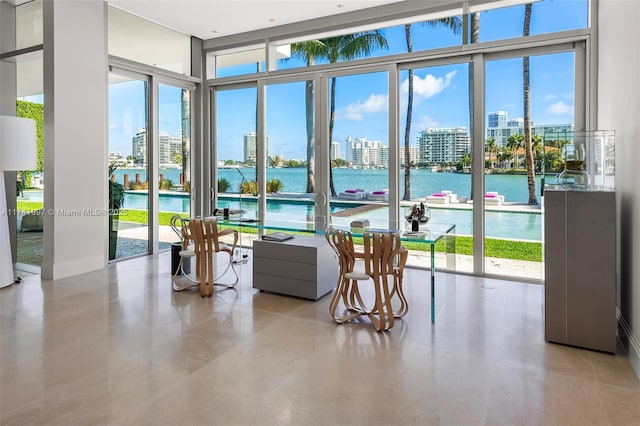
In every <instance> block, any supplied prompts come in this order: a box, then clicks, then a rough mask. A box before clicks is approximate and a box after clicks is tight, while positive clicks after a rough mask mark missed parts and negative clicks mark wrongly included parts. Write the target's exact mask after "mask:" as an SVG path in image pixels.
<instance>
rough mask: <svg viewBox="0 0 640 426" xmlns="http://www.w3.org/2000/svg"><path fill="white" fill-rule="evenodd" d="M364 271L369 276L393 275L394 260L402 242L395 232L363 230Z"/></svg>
mask: <svg viewBox="0 0 640 426" xmlns="http://www.w3.org/2000/svg"><path fill="white" fill-rule="evenodd" d="M362 239H363V246H364V250H363V252H362V257H363V259H364V265H365V273H366V274H367V275H369V276H371V277H374V276H383V275H393V274H394V273H395V267H394V261H395V259H396V256H398V255H399V254H400V250H401V249H402V242H401V240H400V234H399V233H397V232H391V233H388V232H380V233H379V232H372V233H371V232H365V233H364V234H363V236H362Z"/></svg>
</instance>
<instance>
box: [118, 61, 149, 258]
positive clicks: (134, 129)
mask: <svg viewBox="0 0 640 426" xmlns="http://www.w3.org/2000/svg"><path fill="white" fill-rule="evenodd" d="M109 80H110V81H109V172H110V175H109V176H108V179H109V180H110V181H111V182H110V183H109V209H110V213H111V214H110V217H109V259H118V258H122V257H130V256H135V255H140V254H146V253H149V251H150V248H149V194H150V188H149V172H150V167H151V164H150V161H149V160H150V158H149V153H150V151H149V145H150V144H149V125H148V123H149V108H148V102H149V100H148V94H149V82H148V81H147V80H146V79H144V78H142V77H140V78H134V77H131V76H126V75H119V74H115V73H111V74H110V75H109Z"/></svg>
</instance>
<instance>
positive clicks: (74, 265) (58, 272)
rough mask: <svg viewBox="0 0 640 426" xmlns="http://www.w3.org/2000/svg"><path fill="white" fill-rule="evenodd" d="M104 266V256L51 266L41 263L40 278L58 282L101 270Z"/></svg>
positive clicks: (47, 263)
mask: <svg viewBox="0 0 640 426" xmlns="http://www.w3.org/2000/svg"><path fill="white" fill-rule="evenodd" d="M105 266H106V261H105V258H104V256H94V257H92V258H83V259H81V260H77V261H70V262H56V264H51V263H49V262H43V263H42V267H41V276H42V278H43V279H45V280H58V279H61V278H66V277H71V276H74V275H79V274H84V273H86V272H92V271H96V270H99V269H102V268H104V267H105Z"/></svg>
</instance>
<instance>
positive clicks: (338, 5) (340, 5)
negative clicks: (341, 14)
mask: <svg viewBox="0 0 640 426" xmlns="http://www.w3.org/2000/svg"><path fill="white" fill-rule="evenodd" d="M336 7H337V8H338V9H342V8H343V7H344V4H342V3H338V4H337V5H336Z"/></svg>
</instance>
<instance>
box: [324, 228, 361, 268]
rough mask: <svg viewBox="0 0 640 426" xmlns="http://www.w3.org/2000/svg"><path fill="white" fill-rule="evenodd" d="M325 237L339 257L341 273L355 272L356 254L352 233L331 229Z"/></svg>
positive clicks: (326, 232)
mask: <svg viewBox="0 0 640 426" xmlns="http://www.w3.org/2000/svg"><path fill="white" fill-rule="evenodd" d="M325 237H326V238H327V241H328V242H329V245H330V246H331V248H332V249H333V251H335V252H336V254H337V255H338V265H339V273H340V274H341V275H342V274H344V273H347V272H350V271H353V267H354V265H355V261H356V253H355V250H354V247H353V237H352V236H351V232H349V231H343V230H340V229H334V228H329V229H327V230H326V231H325Z"/></svg>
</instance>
